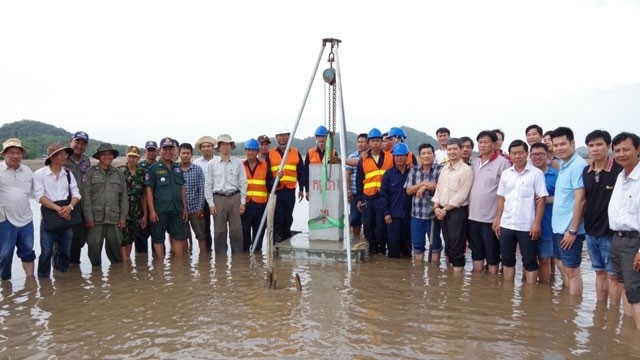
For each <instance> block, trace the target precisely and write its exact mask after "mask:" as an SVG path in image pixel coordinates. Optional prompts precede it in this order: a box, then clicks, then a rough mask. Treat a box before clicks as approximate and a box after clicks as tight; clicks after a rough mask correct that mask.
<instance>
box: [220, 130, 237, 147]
mask: <svg viewBox="0 0 640 360" xmlns="http://www.w3.org/2000/svg"><path fill="white" fill-rule="evenodd" d="M220 143H227V144H231V150H233V149H235V148H236V142H235V141H233V140H232V139H231V135H229V134H220V135H218V140H217V143H216V149H219V148H220Z"/></svg>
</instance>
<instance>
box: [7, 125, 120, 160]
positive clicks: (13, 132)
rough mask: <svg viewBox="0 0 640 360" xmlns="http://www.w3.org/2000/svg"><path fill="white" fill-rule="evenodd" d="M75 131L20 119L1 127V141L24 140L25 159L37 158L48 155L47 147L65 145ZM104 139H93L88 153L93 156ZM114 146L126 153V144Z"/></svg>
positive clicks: (88, 147)
mask: <svg viewBox="0 0 640 360" xmlns="http://www.w3.org/2000/svg"><path fill="white" fill-rule="evenodd" d="M72 136H73V133H71V132H69V131H67V130H65V129H62V128H59V127H55V126H52V125H49V124H46V123H43V122H40V121H35V120H20V121H16V122H12V123H8V124H4V125H2V126H1V127H0V142H4V141H5V140H6V139H8V138H12V137H15V138H18V139H20V140H21V141H22V145H23V146H24V147H25V148H26V149H27V154H26V155H25V157H24V158H25V159H35V158H41V157H43V156H46V154H47V147H48V146H49V145H50V144H52V143H54V142H59V143H61V144H63V145H67V144H69V141H70V140H71V137H72ZM103 142H104V141H100V140H97V139H91V141H89V145H88V146H87V151H86V154H88V155H89V156H91V154H93V153H95V152H96V150H97V149H98V146H99V145H100V144H101V143H103ZM112 145H113V147H114V148H115V149H116V150H118V151H119V152H120V154H124V153H125V151H126V145H119V144H112Z"/></svg>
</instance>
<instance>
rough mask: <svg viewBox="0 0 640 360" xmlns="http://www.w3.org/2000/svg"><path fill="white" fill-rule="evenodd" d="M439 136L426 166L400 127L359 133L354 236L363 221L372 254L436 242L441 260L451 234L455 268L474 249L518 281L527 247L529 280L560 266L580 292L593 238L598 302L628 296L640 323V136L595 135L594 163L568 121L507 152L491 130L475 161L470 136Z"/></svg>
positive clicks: (433, 248) (532, 134)
mask: <svg viewBox="0 0 640 360" xmlns="http://www.w3.org/2000/svg"><path fill="white" fill-rule="evenodd" d="M398 130H399V131H398ZM436 135H437V139H438V142H439V145H440V146H439V148H438V149H434V147H433V146H432V145H431V144H421V145H420V146H419V147H418V149H417V150H418V155H417V157H418V158H419V159H420V163H419V164H416V163H415V157H416V156H414V155H413V154H412V153H411V152H410V151H409V149H408V148H407V146H406V145H405V144H404V139H405V138H406V136H405V134H404V132H403V131H402V130H401V129H398V128H392V129H391V130H390V131H389V132H388V133H385V134H382V133H381V132H380V131H379V130H378V129H375V128H374V129H372V130H371V131H369V133H363V134H360V135H359V136H358V140H357V147H358V150H357V151H356V152H354V153H353V154H351V155H350V156H349V159H347V164H349V165H352V166H355V167H354V168H353V170H352V171H353V173H352V177H351V181H352V183H351V189H350V192H349V199H350V202H351V211H350V225H351V227H352V229H353V232H354V234H359V231H360V229H361V228H362V231H363V232H364V236H365V238H366V240H367V241H368V243H369V250H370V252H371V253H382V254H386V255H387V256H389V257H392V258H394V257H400V256H403V255H404V256H412V257H413V258H414V259H415V260H416V261H423V260H424V254H425V252H426V249H427V246H426V239H428V240H429V242H430V244H429V246H428V248H429V257H430V258H433V261H434V262H436V263H439V262H440V253H441V252H442V249H443V246H442V238H443V239H444V251H445V254H446V259H447V263H448V264H449V265H450V266H451V267H452V268H453V271H454V272H461V271H463V268H464V266H465V253H466V249H467V247H468V248H469V249H470V252H471V259H472V267H473V270H474V271H487V272H489V273H493V274H497V273H498V272H499V270H500V265H502V276H503V278H504V279H505V280H507V281H513V280H514V278H515V266H516V251H517V250H518V249H519V250H520V253H521V259H522V268H523V280H524V281H525V282H527V283H538V282H549V281H550V280H551V276H552V274H553V273H554V272H555V270H554V268H555V267H557V268H558V269H559V271H560V274H561V276H562V280H563V283H564V285H565V286H566V287H567V288H568V292H569V294H571V295H581V294H582V291H583V283H582V276H581V274H580V265H581V261H582V252H583V243H584V242H585V240H586V242H587V250H588V254H589V256H590V259H591V264H592V268H593V270H594V271H595V275H596V276H595V278H596V292H597V300H598V301H600V302H605V303H606V302H607V301H609V302H610V303H611V305H614V306H617V305H619V304H620V301H621V298H622V295H623V294H625V293H626V297H625V300H628V303H626V304H625V312H626V313H627V314H629V315H633V317H634V319H635V322H636V326H637V327H638V328H640V233H639V231H640V201H639V200H638V198H640V196H638V194H640V191H639V190H640V188H639V186H640V182H639V180H640V178H639V176H640V166H638V157H639V155H640V138H639V137H638V136H637V135H636V134H633V133H628V132H622V133H620V134H618V135H616V136H615V137H613V139H612V137H611V135H610V134H609V133H608V132H607V131H604V130H594V131H592V132H590V133H589V134H588V135H587V136H586V138H585V141H584V144H585V145H586V147H587V149H588V153H589V162H587V161H586V160H585V159H583V158H582V157H581V156H580V155H579V154H578V153H577V152H576V140H575V138H574V134H573V131H572V130H571V129H570V128H567V127H558V128H557V129H555V130H553V131H548V132H546V133H543V130H542V128H541V127H540V126H538V125H535V124H534V125H531V126H528V127H527V128H526V130H525V137H526V140H525V141H523V140H514V141H512V142H511V143H510V144H509V146H508V149H507V152H506V153H505V152H503V151H502V142H503V140H504V133H503V132H502V131H501V130H499V129H496V130H484V131H481V132H479V133H478V135H477V136H476V138H475V140H476V142H477V148H478V156H477V157H476V158H475V159H472V158H471V157H472V156H471V155H472V153H473V149H474V146H475V145H476V144H475V143H474V141H473V140H472V139H471V138H469V137H461V138H451V137H450V131H449V130H448V129H446V128H440V129H438V130H437V131H436ZM611 152H612V153H613V155H612V154H611ZM412 164H413V165H412ZM427 234H428V235H427ZM440 234H442V238H441V236H440ZM629 304H631V305H629Z"/></svg>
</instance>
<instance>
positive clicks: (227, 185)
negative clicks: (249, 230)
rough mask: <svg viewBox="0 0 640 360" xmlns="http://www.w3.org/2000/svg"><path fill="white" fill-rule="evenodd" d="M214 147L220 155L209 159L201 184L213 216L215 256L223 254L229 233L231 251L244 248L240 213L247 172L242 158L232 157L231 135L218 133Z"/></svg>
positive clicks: (243, 202)
mask: <svg viewBox="0 0 640 360" xmlns="http://www.w3.org/2000/svg"><path fill="white" fill-rule="evenodd" d="M216 147H217V149H218V151H219V152H220V157H219V158H216V159H214V160H212V161H210V162H209V169H208V170H207V176H206V178H205V186H204V187H205V192H204V196H205V198H206V199H207V203H208V204H209V206H210V209H209V210H210V212H211V215H213V249H214V251H215V254H216V255H225V254H226V253H227V249H228V246H227V234H228V235H229V242H230V244H231V253H232V254H239V253H242V251H243V236H242V218H241V215H242V214H244V211H245V202H246V198H247V174H246V173H245V171H244V165H243V164H242V161H240V160H239V159H238V158H236V157H234V156H231V150H233V149H235V147H236V143H235V142H234V141H233V140H231V136H229V135H227V134H221V135H219V136H218V140H217V145H216ZM227 226H228V229H227ZM227 230H228V231H227Z"/></svg>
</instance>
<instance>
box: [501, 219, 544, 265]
mask: <svg viewBox="0 0 640 360" xmlns="http://www.w3.org/2000/svg"><path fill="white" fill-rule="evenodd" d="M536 242H537V241H533V240H531V235H529V232H528V231H517V230H512V229H506V228H503V227H501V228H500V253H501V254H502V265H504V266H508V267H514V266H515V265H516V248H517V247H518V246H520V253H521V255H522V265H523V266H524V268H525V270H527V271H536V270H538V244H536Z"/></svg>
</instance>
